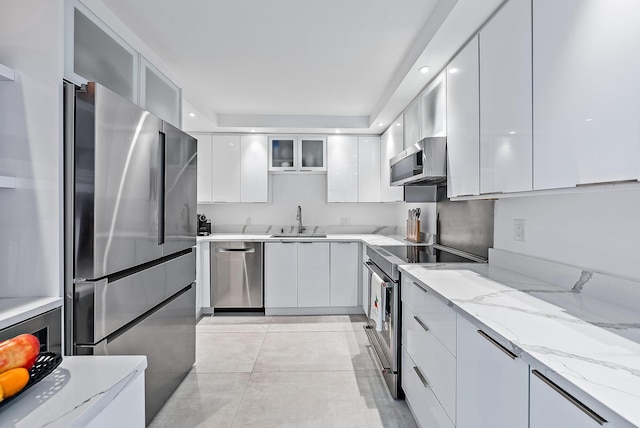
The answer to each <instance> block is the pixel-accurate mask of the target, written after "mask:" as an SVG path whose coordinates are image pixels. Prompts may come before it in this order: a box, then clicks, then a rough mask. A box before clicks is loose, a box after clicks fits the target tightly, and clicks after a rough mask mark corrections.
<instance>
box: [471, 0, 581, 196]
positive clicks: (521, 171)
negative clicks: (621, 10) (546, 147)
mask: <svg viewBox="0 0 640 428" xmlns="http://www.w3.org/2000/svg"><path fill="white" fill-rule="evenodd" d="M554 4H555V3H554ZM555 9H556V7H555V6H554V13H555ZM540 31H541V32H543V33H546V32H547V31H548V30H547V28H546V26H545V27H544V28H542V29H541V30H540ZM556 43H557V40H556ZM563 52H564V54H565V55H569V51H565V50H564V49H563ZM531 68H532V65H531V0H509V1H508V2H507V3H506V4H505V5H504V7H503V8H502V9H501V10H500V11H499V12H498V13H497V14H496V15H495V16H494V17H493V19H492V20H491V21H490V22H489V23H488V24H487V25H486V26H485V27H484V28H483V29H482V31H480V192H481V193H494V192H518V191H527V190H532V188H533V187H532V186H533V178H532V169H533V155H532V150H533V149H532V137H531V128H532V112H531V111H532V104H531V103H532V101H531V92H532V91H531V79H532V77H531V74H532V71H531ZM545 108H548V109H549V111H552V110H553V109H554V107H553V103H546V104H545ZM537 137H538V135H537V132H536V138H537Z"/></svg>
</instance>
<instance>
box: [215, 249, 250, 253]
mask: <svg viewBox="0 0 640 428" xmlns="http://www.w3.org/2000/svg"><path fill="white" fill-rule="evenodd" d="M216 252H218V253H255V252H256V249H255V248H216Z"/></svg>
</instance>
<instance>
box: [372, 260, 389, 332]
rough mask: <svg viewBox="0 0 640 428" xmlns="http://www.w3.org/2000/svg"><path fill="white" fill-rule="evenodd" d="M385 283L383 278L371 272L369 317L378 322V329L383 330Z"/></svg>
mask: <svg viewBox="0 0 640 428" xmlns="http://www.w3.org/2000/svg"><path fill="white" fill-rule="evenodd" d="M384 284H385V282H384V281H383V280H382V278H380V277H379V276H378V275H376V274H375V273H373V272H371V295H370V296H369V297H370V299H371V304H370V306H371V307H370V308H369V318H371V319H372V320H373V321H374V322H375V323H376V331H382V322H383V321H384V295H385V293H384Z"/></svg>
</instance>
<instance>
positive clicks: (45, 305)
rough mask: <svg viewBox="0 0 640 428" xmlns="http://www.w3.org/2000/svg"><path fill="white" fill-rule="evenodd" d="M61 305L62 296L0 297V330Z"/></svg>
mask: <svg viewBox="0 0 640 428" xmlns="http://www.w3.org/2000/svg"><path fill="white" fill-rule="evenodd" d="M61 306H62V297H16V298H12V299H0V330H2V329H3V328H6V327H10V326H12V325H14V324H17V323H19V322H22V321H24V320H27V319H29V318H32V317H35V316H36V315H40V314H42V313H45V312H47V311H50V310H52V309H55V308H59V307H61Z"/></svg>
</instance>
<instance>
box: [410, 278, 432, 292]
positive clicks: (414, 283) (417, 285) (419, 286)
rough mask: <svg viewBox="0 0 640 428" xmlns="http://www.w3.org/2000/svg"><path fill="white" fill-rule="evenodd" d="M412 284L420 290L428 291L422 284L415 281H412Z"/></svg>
mask: <svg viewBox="0 0 640 428" xmlns="http://www.w3.org/2000/svg"><path fill="white" fill-rule="evenodd" d="M413 285H415V286H416V287H418V288H419V289H420V290H422V291H424V292H425V293H428V292H429V290H427V289H426V288H424V287H423V286H422V285H420V284H418V283H417V282H415V281H414V282H413Z"/></svg>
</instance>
